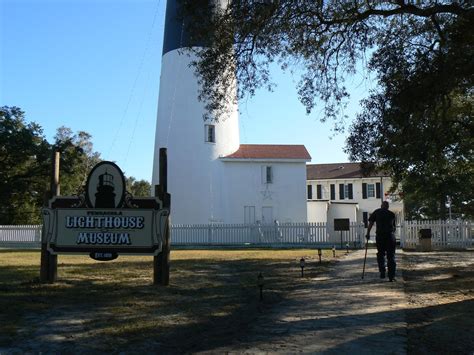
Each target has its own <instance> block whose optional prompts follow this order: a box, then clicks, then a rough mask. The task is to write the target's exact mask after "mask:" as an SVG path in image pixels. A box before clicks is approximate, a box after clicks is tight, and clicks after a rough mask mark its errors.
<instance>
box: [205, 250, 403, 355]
mask: <svg viewBox="0 0 474 355" xmlns="http://www.w3.org/2000/svg"><path fill="white" fill-rule="evenodd" d="M363 257H364V252H363V251H357V252H354V253H351V254H349V255H348V256H346V257H344V258H343V259H342V260H341V261H339V262H338V263H337V264H336V265H334V267H333V268H332V269H331V271H330V272H329V273H328V274H327V275H326V276H324V277H318V278H314V279H308V280H306V284H305V287H302V288H300V289H298V290H297V291H295V292H294V293H293V294H291V296H290V298H289V299H288V300H287V301H285V302H283V303H282V304H280V305H279V307H278V308H277V309H276V310H275V311H274V312H271V313H270V314H268V315H266V316H264V317H262V318H261V319H260V320H259V321H258V322H257V323H256V324H255V325H254V326H252V327H251V329H250V331H249V332H248V333H247V335H246V336H245V338H243V339H240V341H239V342H238V343H237V342H236V343H234V344H232V345H230V346H226V347H221V348H217V349H212V351H209V352H212V353H227V352H236V353H240V352H245V353H262V352H263V353H266V352H270V353H274V352H277V353H294V352H304V353H315V352H317V353H327V354H349V353H351V354H354V353H371V354H405V353H406V349H407V333H406V329H407V324H406V321H405V309H406V308H407V298H406V296H405V293H404V290H403V282H393V283H390V282H388V281H387V280H386V279H385V280H380V279H379V277H378V272H377V269H376V264H375V250H369V256H368V263H367V272H366V276H365V279H364V280H362V279H361V272H362V265H363ZM399 264H402V260H401V258H400V262H399Z"/></svg>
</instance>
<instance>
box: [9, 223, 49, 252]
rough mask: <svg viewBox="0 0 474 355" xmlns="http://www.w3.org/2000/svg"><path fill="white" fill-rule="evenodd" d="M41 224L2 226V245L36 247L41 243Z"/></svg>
mask: <svg viewBox="0 0 474 355" xmlns="http://www.w3.org/2000/svg"><path fill="white" fill-rule="evenodd" d="M41 227H42V226H41V225H40V224H38V225H15V226H0V247H3V248H35V247H39V246H40V244H41Z"/></svg>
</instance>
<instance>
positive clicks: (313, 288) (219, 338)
mask: <svg viewBox="0 0 474 355" xmlns="http://www.w3.org/2000/svg"><path fill="white" fill-rule="evenodd" d="M363 256H364V253H363V251H362V250H359V251H356V252H353V253H350V254H349V255H346V256H344V257H343V258H341V259H340V260H338V261H337V262H335V263H334V264H333V265H332V266H331V267H330V268H329V270H328V271H324V272H321V273H320V272H311V271H310V270H308V274H307V276H306V277H305V278H302V279H300V278H298V279H295V278H291V279H288V280H287V281H288V283H281V284H280V285H284V287H283V289H282V290H281V293H273V294H274V297H276V296H278V297H276V298H274V299H269V298H268V297H269V296H270V295H272V294H266V295H265V297H267V298H266V299H265V300H264V302H263V303H261V304H260V305H259V304H258V302H257V304H255V303H253V304H252V303H246V302H247V301H248V300H247V299H245V298H243V299H242V300H241V301H242V308H240V310H239V312H235V313H231V314H229V315H228V316H226V317H217V318H216V317H214V318H213V317H212V316H210V315H206V314H202V317H203V319H207V322H196V324H193V325H192V326H190V325H189V324H187V325H186V326H184V324H183V326H182V327H178V328H177V329H178V330H179V331H175V330H173V331H171V330H170V331H164V330H166V328H163V320H165V319H166V320H168V321H170V322H171V321H172V318H171V317H172V316H173V314H168V315H166V317H165V318H163V317H161V316H160V317H161V318H160V317H156V316H155V317H154V316H153V313H152V312H153V307H151V308H144V310H147V311H149V312H151V313H150V314H149V315H148V316H144V318H143V321H149V322H151V321H152V322H151V323H150V324H144V325H143V327H140V328H138V329H132V330H127V331H124V332H122V333H123V334H122V335H121V336H120V337H119V336H115V337H113V338H110V337H109V338H110V339H109V338H104V335H105V334H104V333H103V332H102V333H101V332H100V331H99V330H100V329H101V328H100V327H106V326H110V324H113V323H117V324H121V323H126V322H128V321H130V317H132V318H133V317H134V316H136V315H134V311H133V309H132V308H131V309H130V312H128V313H127V312H125V313H124V314H122V315H115V316H112V315H111V313H110V310H109V308H107V307H99V305H100V303H98V304H97V305H96V304H95V303H94V302H95V301H94V302H92V303H91V302H88V303H86V304H88V305H89V308H87V309H86V308H76V307H73V306H70V305H63V306H62V307H59V308H56V309H55V310H54V311H52V312H48V313H45V312H31V313H29V314H25V316H24V317H23V318H22V325H23V326H22V330H21V332H20V333H19V334H17V336H16V338H15V339H14V340H13V342H12V343H11V344H10V346H6V347H0V354H10V353H15V354H16V353H40V352H44V353H109V352H111V353H136V352H146V353H151V352H156V353H197V352H202V353H212V354H214V353H215V354H222V353H247V354H257V353H258V354H261V353H285V354H286V353H297V352H303V353H323V354H407V353H408V354H474V251H464V252H457V251H450V252H430V253H418V252H399V253H398V254H397V258H398V272H397V280H398V281H397V282H394V283H390V282H388V281H387V280H386V279H385V280H380V279H379V277H378V272H377V267H376V262H375V250H374V249H369V255H368V259H367V268H366V274H365V278H364V280H362V279H361V266H362V261H363ZM232 265H234V264H232ZM211 266H212V267H211ZM232 267H233V268H234V269H233V270H228V269H226V268H225V267H223V266H220V264H219V263H215V264H212V265H207V266H205V265H202V270H201V269H199V270H194V273H193V275H191V276H192V278H190V282H191V280H194V282H195V275H196V274H197V273H198V272H201V271H202V272H207V273H210V275H217V276H218V277H220V278H222V280H224V279H225V280H228V277H230V275H235V271H236V270H235V265H234V266H232ZM267 267H268V268H269V269H268V270H267V271H266V274H269V273H270V272H271V270H270V268H277V267H279V268H281V270H289V269H288V267H289V265H287V264H279V263H275V264H269V265H267ZM309 267H310V266H308V268H309ZM252 270H253V269H252ZM243 271H244V270H240V272H243ZM252 275H253V274H252ZM212 277H215V276H212ZM237 281H238V282H242V281H241V280H240V281H239V280H237ZM237 281H236V282H237ZM100 285H101V284H100ZM32 287H33V288H35V287H37V286H34V285H33V286H32ZM76 287H77V285H76ZM97 287H99V286H97V285H96V286H94V285H92V284H91V287H90V290H91V292H92V291H94V290H95V289H96V288H97ZM228 287H233V286H232V285H228ZM9 291H12V292H13V291H14V290H9ZM109 291H110V292H111V293H113V292H116V291H114V289H110V290H109ZM168 291H169V292H168V293H170V294H169V295H168V296H169V297H170V299H173V298H176V296H178V295H180V294H181V293H186V292H188V291H187V288H186V287H184V286H183V289H178V288H176V289H174V288H170V289H169V290H168ZM137 292H138V293H137V295H136V297H137V298H140V302H141V303H136V305H140V307H142V308H143V307H145V305H146V304H148V303H149V304H150V305H153V304H154V302H155V301H154V297H155V293H154V292H155V291H153V289H151V288H150V287H141V288H137ZM140 292H141V293H140ZM267 292H268V291H267ZM157 295H158V294H157ZM194 295H196V296H197V295H198V294H197V293H195V292H194V291H193V292H192V294H190V297H193V296H194ZM275 295H276V296H275ZM91 296H92V297H93V295H92V294H91ZM211 296H212V297H211ZM35 297H36V298H35V300H36V301H35V302H36V303H38V302H39V301H38V300H40V301H41V302H47V301H46V299H43V298H41V297H43V296H41V297H40V296H35ZM159 297H164V295H161V296H159ZM209 297H210V298H209V299H208V300H207V301H210V300H215V297H214V291H213V292H211V293H210V294H209ZM207 301H206V302H207ZM41 302H39V305H38V306H41ZM97 302H98V301H97ZM170 302H172V300H170ZM130 304H134V303H133V302H132V303H130ZM211 304H212V303H209V305H211ZM109 306H110V305H109ZM205 309H206V310H207V308H205ZM190 311H191V310H189V311H188V312H190ZM206 317H207V318H206ZM102 318H103V319H102ZM98 319H101V320H100V321H98ZM193 319H194V318H193ZM215 319H220V320H217V321H216V320H215ZM188 323H189V322H188ZM35 324H36V326H33V325H35ZM137 324H141V323H137ZM199 329H200V330H199ZM141 333H143V334H144V335H143V336H141V335H140V334H141ZM145 335H146V341H144V340H143V338H144V337H145ZM131 336H132V338H130V337H131ZM131 339H133V340H131ZM106 340H107V342H105V341H106ZM101 343H103V346H102V345H101Z"/></svg>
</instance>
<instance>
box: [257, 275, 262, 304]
mask: <svg viewBox="0 0 474 355" xmlns="http://www.w3.org/2000/svg"><path fill="white" fill-rule="evenodd" d="M257 285H258V288H259V289H260V301H263V275H262V273H261V272H260V273H259V274H258V276H257Z"/></svg>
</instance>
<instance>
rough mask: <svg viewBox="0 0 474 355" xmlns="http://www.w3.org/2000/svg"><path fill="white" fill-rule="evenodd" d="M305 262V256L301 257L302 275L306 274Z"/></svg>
mask: <svg viewBox="0 0 474 355" xmlns="http://www.w3.org/2000/svg"><path fill="white" fill-rule="evenodd" d="M305 263H306V262H305V260H304V258H301V259H300V268H301V277H303V276H304V267H305Z"/></svg>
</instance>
